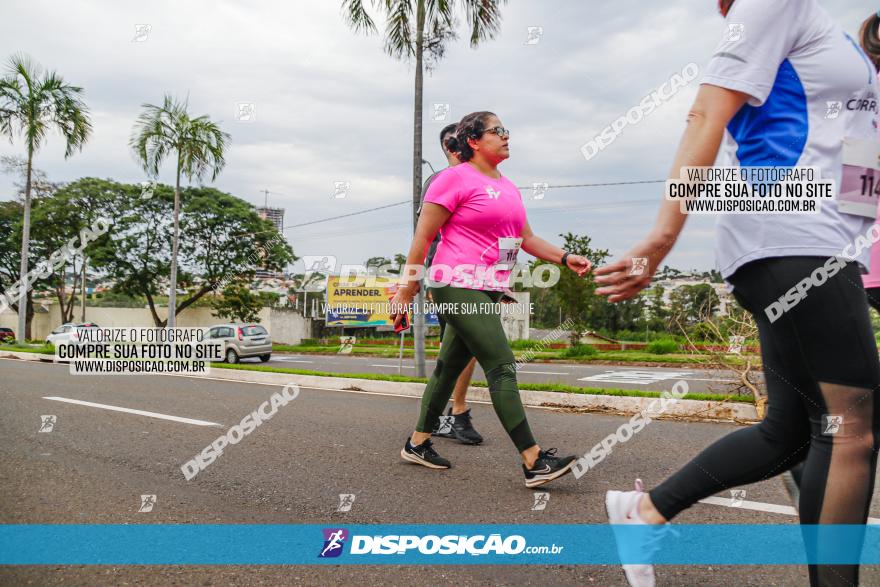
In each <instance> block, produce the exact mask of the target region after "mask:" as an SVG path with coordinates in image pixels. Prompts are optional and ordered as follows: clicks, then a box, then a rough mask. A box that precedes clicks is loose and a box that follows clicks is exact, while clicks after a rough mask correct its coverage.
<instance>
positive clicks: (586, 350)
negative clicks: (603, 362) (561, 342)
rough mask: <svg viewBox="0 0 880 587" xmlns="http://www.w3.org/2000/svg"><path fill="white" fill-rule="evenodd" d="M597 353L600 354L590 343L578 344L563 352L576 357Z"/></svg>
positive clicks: (570, 356) (563, 354)
mask: <svg viewBox="0 0 880 587" xmlns="http://www.w3.org/2000/svg"><path fill="white" fill-rule="evenodd" d="M597 354H599V351H597V350H596V348H595V347H593V346H590V345H588V344H576V345H574V346H570V347H568V348H567V349H565V352H564V353H562V356H563V357H567V358H571V359H574V358H579V357H592V356H595V355H597Z"/></svg>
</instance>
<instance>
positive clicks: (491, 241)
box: [425, 163, 526, 291]
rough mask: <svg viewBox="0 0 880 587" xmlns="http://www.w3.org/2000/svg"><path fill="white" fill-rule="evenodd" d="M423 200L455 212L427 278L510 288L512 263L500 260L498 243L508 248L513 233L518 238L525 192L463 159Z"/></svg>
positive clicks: (455, 284) (443, 173)
mask: <svg viewBox="0 0 880 587" xmlns="http://www.w3.org/2000/svg"><path fill="white" fill-rule="evenodd" d="M425 202H430V203H433V204H439V205H440V206H443V207H444V208H446V209H447V210H449V211H450V212H451V213H452V216H450V217H449V218H448V219H447V220H446V222H445V223H444V224H443V226H441V227H440V234H441V236H442V238H441V240H440V244H439V245H438V246H437V252H436V254H435V255H434V260H433V262H432V264H431V267H430V268H429V269H428V277H429V279H430V280H432V281H434V282H435V283H442V284H446V285H451V286H453V287H461V288H465V289H480V290H488V291H504V290H506V289H507V288H508V286H509V281H510V269H509V268H508V269H502V268H500V267H505V266H507V265H500V266H496V263H498V261H499V256H500V254H501V252H502V251H501V250H500V249H499V246H501V247H502V249H508V250H510V247H511V244H510V241H509V239H513V238H519V237H520V234H521V233H522V229H523V227H524V226H525V224H526V209H525V206H523V201H522V194H520V191H519V190H518V189H517V188H516V186H515V185H514V184H513V182H511V181H510V180H509V179H507V178H506V177H504V176H503V175H502V176H501V177H500V178H498V179H493V178H491V177H488V176H486V175H483V174H482V173H480V172H479V171H478V170H477V169H476V168H475V167H474V166H473V165H471V164H469V163H462V164H460V165H456V166H455V167H449V168H447V169H444V170H443V171H441V172H440V173H438V174H437V176H436V177H435V178H434V181H433V182H432V183H431V186H430V187H429V188H428V192H427V193H426V194H425ZM499 239H506V240H502V241H499ZM499 243H501V244H500V245H499ZM514 258H515V257H514ZM505 260H506V261H510V257H509V256H507V257H505Z"/></svg>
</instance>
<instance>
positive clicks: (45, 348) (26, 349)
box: [0, 343, 55, 355]
mask: <svg viewBox="0 0 880 587" xmlns="http://www.w3.org/2000/svg"><path fill="white" fill-rule="evenodd" d="M0 351H14V352H17V353H38V354H46V355H54V354H55V347H54V346H52V345H51V344H36V345H35V344H20V343H14V344H0Z"/></svg>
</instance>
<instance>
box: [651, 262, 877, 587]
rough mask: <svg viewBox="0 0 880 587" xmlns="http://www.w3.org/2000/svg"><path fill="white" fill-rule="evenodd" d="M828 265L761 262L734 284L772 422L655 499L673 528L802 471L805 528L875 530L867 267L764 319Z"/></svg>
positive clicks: (695, 466) (716, 450)
mask: <svg viewBox="0 0 880 587" xmlns="http://www.w3.org/2000/svg"><path fill="white" fill-rule="evenodd" d="M825 261H826V259H825V258H819V257H780V258H773V259H761V260H758V261H753V262H751V263H748V264H746V265H744V266H743V267H741V268H740V269H739V270H737V271H736V273H734V275H732V276H731V277H730V279H729V281H730V282H731V283H732V284H733V286H734V297H736V299H737V301H738V302H739V303H740V304H741V305H742V306H743V307H744V308H745V309H746V310H748V311H749V312H750V313H751V314H752V315H753V316H754V318H755V321H756V322H757V325H758V332H759V335H760V340H761V356H762V359H763V363H764V376H765V379H766V382H767V395H768V401H767V412H766V415H765V417H764V420H763V421H762V422H761V423H759V424H757V425H755V426H751V427H749V428H745V429H742V430H737V431H736V432H733V433H731V434H728V435H727V436H725V437H724V438H722V439H720V440H718V441H717V442H715V443H714V444H712V445H711V446H710V447H709V448H707V449H706V450H704V451H703V452H702V453H700V454H699V455H698V456H697V457H696V458H695V459H693V460H692V461H691V462H689V463H688V464H687V465H685V466H684V467H683V468H682V469H681V470H679V471H678V472H677V473H675V474H674V475H672V476H671V477H670V478H669V479H667V480H666V481H664V482H663V483H662V484H661V485H659V486H658V487H657V488H656V489H654V490H652V491H651V492H650V496H651V501H653V502H654V505H655V506H656V507H657V509H658V510H659V511H660V513H661V514H663V516H664V517H666V518H667V519H671V518H672V517H674V516H675V515H676V514H678V513H679V512H681V511H682V510H684V509H685V508H687V507H690V506H691V505H693V504H694V503H696V502H697V501H699V500H700V499H703V498H705V497H708V496H710V495H712V494H714V493H717V492H719V491H723V490H725V489H729V488H731V487H736V486H739V485H746V484H749V483H755V482H758V481H763V480H765V479H769V478H771V477H774V476H776V475H779V474H780V473H782V472H783V471H786V470H788V469H790V468H792V467H793V466H795V465H796V464H797V463H799V462H801V461H803V462H804V469H803V476H802V481H801V494H800V504H799V510H800V520H801V523H802V524H865V523H866V522H867V518H868V508H869V506H870V503H871V495H872V493H873V491H874V476H875V472H876V469H877V451H878V447H880V392H878V390H880V359H878V355H877V345H876V343H875V340H874V335H873V332H872V330H871V321H870V318H869V315H868V304H867V302H866V296H865V290H864V289H863V287H862V282H861V276H860V275H859V271H858V267H857V266H856V265H855V263H849V264H847V266H846V267H845V268H843V269H842V270H841V271H840V272H838V273H837V274H836V275H834V276H833V277H831V278H829V279H828V280H827V282H825V283H824V284H822V285H818V282H816V284H815V285H813V287H812V288H811V289H809V290H808V291H807V295H806V297H804V298H802V299H801V301H800V302H799V303H798V304H797V305H795V306H794V307H793V308H791V309H790V310H789V311H788V312H785V313H784V314H782V315H781V316H780V317H779V318H778V319H777V320H775V321H774V322H771V321H770V319H769V317H768V315H767V313H766V312H765V308H767V307H768V306H769V305H770V304H771V303H773V302H775V301H777V300H778V299H779V298H780V296H783V295H784V294H785V293H786V292H787V291H789V290H790V289H791V288H793V287H794V286H795V285H796V284H797V283H798V282H800V281H801V280H803V279H804V278H805V277H808V276H810V275H811V274H812V273H813V272H814V270H816V269H817V268H818V267H821V266H822V265H823V264H824V263H825ZM820 278H821V276H820ZM841 417H842V418H841ZM810 583H811V584H812V585H856V584H858V567H857V566H855V565H822V566H811V567H810Z"/></svg>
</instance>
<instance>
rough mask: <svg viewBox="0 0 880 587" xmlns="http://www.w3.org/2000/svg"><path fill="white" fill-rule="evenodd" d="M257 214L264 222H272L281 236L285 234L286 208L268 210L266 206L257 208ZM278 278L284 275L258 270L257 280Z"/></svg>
mask: <svg viewBox="0 0 880 587" xmlns="http://www.w3.org/2000/svg"><path fill="white" fill-rule="evenodd" d="M257 214H259V215H260V218H262V219H263V220H268V221H270V222H271V223H272V224H273V226H275V230H277V231H278V232H280V233H281V234H284V208H268V207H266V206H257ZM278 277H282V274H280V273H278V272H275V271H269V270H267V269H263V268H261V269H257V273H256V278H257V279H275V278H278Z"/></svg>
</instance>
